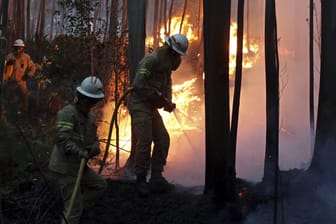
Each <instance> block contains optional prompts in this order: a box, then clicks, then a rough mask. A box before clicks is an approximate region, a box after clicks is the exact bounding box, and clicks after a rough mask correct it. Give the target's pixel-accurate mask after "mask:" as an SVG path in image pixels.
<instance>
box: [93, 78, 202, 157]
mask: <svg viewBox="0 0 336 224" xmlns="http://www.w3.org/2000/svg"><path fill="white" fill-rule="evenodd" d="M196 80H197V79H196V78H193V79H191V80H188V81H186V82H184V83H182V84H176V85H173V87H172V89H173V102H175V103H176V105H177V109H176V111H175V112H174V113H168V112H166V111H164V110H163V109H160V110H159V112H160V114H161V116H162V119H163V121H164V123H165V126H166V128H167V129H168V132H169V134H170V137H171V138H175V137H178V136H180V135H182V134H184V131H190V130H197V129H199V127H198V126H197V125H198V124H199V122H200V121H201V120H202V118H201V117H198V118H195V116H194V115H195V114H196V113H198V111H197V108H199V106H197V105H198V103H199V102H200V101H201V100H200V98H199V97H198V96H196V95H195V85H194V84H195V82H196ZM113 105H114V102H111V103H109V104H107V105H106V106H105V107H104V109H103V117H102V122H100V124H99V125H98V135H99V139H102V141H101V142H102V143H104V144H101V146H102V151H104V150H105V146H106V139H107V136H108V132H109V126H110V123H109V122H110V121H109V120H110V119H111V116H112V114H113V111H114V107H113ZM118 124H119V147H120V149H121V151H120V161H121V163H124V162H125V161H126V159H127V158H128V156H129V152H130V148H131V120H130V115H129V113H128V110H127V108H126V106H124V105H122V106H121V107H120V108H119V111H118ZM115 133H116V130H115V129H113V131H112V138H111V142H110V147H109V158H108V160H107V161H108V162H112V163H113V160H114V157H115V150H116V137H115ZM172 153H173V154H174V152H172Z"/></svg>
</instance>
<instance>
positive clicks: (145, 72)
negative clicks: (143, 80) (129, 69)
mask: <svg viewBox="0 0 336 224" xmlns="http://www.w3.org/2000/svg"><path fill="white" fill-rule="evenodd" d="M139 74H140V75H143V76H145V77H149V75H150V71H149V70H148V69H147V68H140V69H139Z"/></svg>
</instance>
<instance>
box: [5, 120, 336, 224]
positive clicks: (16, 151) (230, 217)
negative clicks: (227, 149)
mask: <svg viewBox="0 0 336 224" xmlns="http://www.w3.org/2000/svg"><path fill="white" fill-rule="evenodd" d="M21 127H24V126H23V125H22V126H21ZM26 129H27V128H23V130H22V132H21V131H18V130H20V129H19V128H18V127H12V128H9V129H4V128H1V129H0V140H1V141H0V197H1V198H0V200H1V201H0V202H1V203H0V223H1V224H36V223H38V224H54V223H55V224H56V223H59V220H60V219H61V211H62V201H61V200H60V197H59V194H58V193H57V190H56V189H55V185H53V184H52V182H50V181H49V180H48V178H47V177H46V176H47V175H46V174H47V172H46V167H47V164H48V158H49V153H50V144H46V142H48V141H49V140H48V139H47V138H48V135H44V137H43V138H35V139H30V138H26V137H25V136H29V133H28V132H27V130H26ZM43 130H44V129H41V130H40V133H39V134H41V133H42V132H43ZM32 148H33V150H32ZM33 154H34V156H32V155H33ZM36 163H38V164H39V166H37V165H36ZM42 174H43V175H42ZM107 181H108V188H107V191H106V194H105V195H104V197H103V198H102V199H101V200H100V201H99V202H98V203H97V204H96V206H95V207H94V208H92V209H90V210H89V211H86V212H85V213H84V215H83V217H82V220H81V222H80V223H81V224H105V223H106V224H107V223H108V224H111V223H117V224H180V223H181V224H223V223H225V224H226V223H227V224H231V223H232V224H234V223H244V224H270V223H277V222H278V223H286V224H322V223H323V224H334V223H336V215H335V212H334V211H335V209H336V194H335V193H334V190H335V189H336V184H335V183H334V182H335V181H334V180H333V178H332V180H330V181H325V180H323V179H322V178H321V177H320V176H319V175H312V174H309V173H307V172H305V171H303V170H289V171H281V172H280V175H279V189H278V196H277V204H276V205H277V207H276V210H275V206H274V205H275V203H274V200H273V199H274V198H275V197H274V195H273V193H271V194H266V193H265V192H267V191H265V186H263V185H262V184H260V183H258V184H252V183H248V182H247V181H244V180H241V179H237V184H236V191H237V193H238V194H237V195H238V197H237V202H236V203H235V204H231V205H230V204H226V205H224V206H223V207H221V208H218V207H216V206H215V204H214V200H213V199H214V198H212V197H211V196H210V195H204V194H203V193H202V187H201V186H195V187H185V186H179V185H176V186H175V189H174V190H173V191H172V192H170V193H166V194H154V195H150V196H149V197H147V198H143V197H140V196H139V195H138V194H137V192H136V187H135V182H134V181H130V180H127V181H126V180H120V179H115V178H114V179H107ZM275 216H276V217H277V222H275V221H274V217H275Z"/></svg>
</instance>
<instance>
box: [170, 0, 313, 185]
mask: <svg viewBox="0 0 336 224" xmlns="http://www.w3.org/2000/svg"><path fill="white" fill-rule="evenodd" d="M289 5H290V7H289ZM250 7H252V6H250ZM276 7H277V21H278V38H279V39H278V40H279V60H280V74H279V75H280V108H279V109H280V118H279V119H280V121H279V126H280V130H279V132H280V133H279V134H280V136H279V148H280V152H279V153H280V155H279V157H280V164H279V165H280V169H281V170H289V169H294V168H300V169H301V168H306V167H307V166H308V165H309V163H310V159H311V156H312V149H311V139H310V126H309V64H308V63H309V58H308V56H309V54H308V49H309V42H308V41H309V39H308V32H309V29H308V28H309V24H308V23H307V18H308V13H309V11H308V9H309V8H308V2H307V1H303V0H300V1H295V2H293V1H290V0H284V1H277V5H276ZM250 19H251V21H250V26H251V27H254V28H256V27H258V26H256V24H254V21H253V18H250ZM259 20H260V18H259V19H257V20H256V22H255V23H257V22H258V21H259ZM259 22H260V21H259ZM259 24H260V23H259ZM262 31H263V27H260V25H259V30H256V29H254V30H253V36H256V35H258V34H260V35H259V37H258V36H256V37H257V38H258V39H259V44H260V47H261V48H262V45H263V35H264V34H262ZM317 53H318V52H317ZM258 57H259V59H258V63H257V64H256V65H255V66H254V67H253V68H250V69H244V70H243V80H242V92H241V103H240V115H239V127H238V142H237V176H238V177H240V178H243V179H247V180H249V181H252V182H258V181H260V180H261V178H262V175H263V166H264V154H265V136H266V118H265V117H266V97H265V69H264V56H263V52H262V50H261V51H260V55H259V56H258ZM191 66H192V65H191V64H186V63H184V64H182V66H181V68H179V69H178V70H177V71H176V72H175V73H174V78H175V80H174V81H175V82H178V81H179V79H180V78H181V77H182V80H183V77H188V78H190V74H195V71H194V70H195V69H192V68H191ZM316 82H318V78H316ZM316 86H317V84H316ZM202 88H203V86H201V88H199V91H200V95H201V96H202V101H203V99H204V97H203V95H202V94H203V89H202ZM317 90H318V89H317V88H316V89H315V94H316V95H317V92H318V91H317ZM232 93H233V91H231V92H230V94H231V96H232ZM315 99H317V96H316V97H315ZM315 105H317V103H316V101H315ZM203 107H204V106H203ZM199 116H202V121H201V125H203V123H204V112H203V113H202V114H200V115H199ZM204 132H205V130H202V131H201V132H200V133H198V134H196V133H188V134H187V135H190V136H192V137H189V138H192V139H193V144H194V146H195V145H197V147H194V146H193V147H191V146H189V145H190V144H189V143H188V141H187V140H186V139H187V137H185V136H183V135H182V136H180V138H179V139H176V140H174V142H172V145H171V147H172V150H171V151H173V152H174V154H172V155H170V157H169V163H168V165H167V167H166V173H167V174H168V176H169V177H170V178H171V180H172V181H174V182H177V183H181V184H200V185H202V184H204V182H203V180H204V169H205V167H204V165H205V164H204V159H205V148H204V147H205V146H204V142H205V140H204ZM195 135H196V136H197V137H195ZM175 147H177V148H178V149H176V150H175V149H174V148H175ZM192 148H193V149H192ZM197 178H199V179H198V180H197Z"/></svg>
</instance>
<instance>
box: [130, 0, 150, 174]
mask: <svg viewBox="0 0 336 224" xmlns="http://www.w3.org/2000/svg"><path fill="white" fill-rule="evenodd" d="M127 11H128V30H129V32H128V58H127V61H128V66H129V76H130V83H132V82H133V80H134V78H135V74H136V70H137V65H138V63H139V61H140V60H141V59H142V58H143V56H144V54H145V39H146V0H128V4H127ZM135 145H136V136H135V134H134V130H133V126H131V153H130V156H129V158H128V160H127V162H126V166H128V167H129V168H131V169H133V168H134V165H135Z"/></svg>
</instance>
